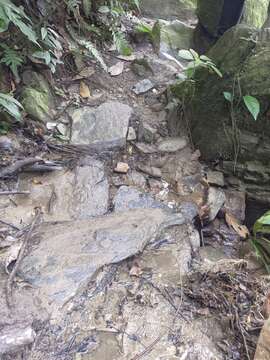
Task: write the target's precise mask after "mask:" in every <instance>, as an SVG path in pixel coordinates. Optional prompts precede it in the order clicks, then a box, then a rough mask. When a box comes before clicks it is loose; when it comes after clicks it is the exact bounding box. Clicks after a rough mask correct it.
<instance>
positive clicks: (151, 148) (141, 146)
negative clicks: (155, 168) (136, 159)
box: [135, 142, 157, 154]
mask: <svg viewBox="0 0 270 360" xmlns="http://www.w3.org/2000/svg"><path fill="white" fill-rule="evenodd" d="M135 146H136V148H137V149H138V150H139V151H140V152H142V153H143V154H154V153H156V152H157V148H156V146H155V145H149V144H145V143H143V142H142V143H136V144H135Z"/></svg>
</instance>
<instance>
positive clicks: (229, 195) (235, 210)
mask: <svg viewBox="0 0 270 360" xmlns="http://www.w3.org/2000/svg"><path fill="white" fill-rule="evenodd" d="M225 196H226V202H225V205H224V207H225V210H226V211H228V212H229V213H230V214H232V215H234V216H235V217H236V219H238V220H239V221H240V222H244V220H245V217H246V193H245V192H244V191H234V190H225Z"/></svg>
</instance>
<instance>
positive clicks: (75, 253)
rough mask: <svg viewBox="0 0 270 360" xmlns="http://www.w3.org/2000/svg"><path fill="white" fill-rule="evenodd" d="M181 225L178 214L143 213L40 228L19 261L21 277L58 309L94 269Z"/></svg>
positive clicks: (91, 274)
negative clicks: (26, 253)
mask: <svg viewBox="0 0 270 360" xmlns="http://www.w3.org/2000/svg"><path fill="white" fill-rule="evenodd" d="M182 222H183V218H181V216H179V215H168V214H166V213H164V212H163V211H162V210H158V209H151V210H150V209H148V210H133V211H126V212H124V213H118V214H115V215H110V216H106V217H100V218H96V219H93V220H85V221H75V222H74V221H73V222H64V223H60V224H55V225H54V224H47V225H46V224H44V225H42V226H41V228H40V229H39V244H38V245H35V246H34V247H33V249H32V250H31V256H29V257H26V258H25V260H24V261H23V263H22V266H21V276H22V277H23V278H24V279H25V280H27V281H28V282H29V283H30V284H32V285H33V286H36V287H38V288H39V289H40V291H41V293H42V294H43V295H45V296H46V298H47V301H53V304H54V305H57V306H58V307H61V306H62V305H63V304H64V303H65V302H67V301H68V300H70V299H71V297H73V296H75V295H76V293H77V291H78V290H79V289H80V287H83V285H86V284H87V282H89V281H90V280H91V277H92V276H93V275H94V274H95V272H96V271H97V270H98V269H99V268H101V267H102V266H104V265H107V264H111V263H118V262H120V261H122V260H124V259H126V258H128V257H130V256H132V255H135V254H137V253H139V252H140V251H142V250H143V249H144V247H145V246H146V245H147V243H148V242H149V241H151V240H154V239H155V237H156V236H158V234H159V232H160V231H161V230H162V229H164V228H166V227H168V226H173V225H177V224H181V223H182ZM59 274H61V277H59Z"/></svg>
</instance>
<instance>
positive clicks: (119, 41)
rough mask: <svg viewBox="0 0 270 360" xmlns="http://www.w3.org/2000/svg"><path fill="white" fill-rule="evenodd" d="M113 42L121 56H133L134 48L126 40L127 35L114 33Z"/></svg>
mask: <svg viewBox="0 0 270 360" xmlns="http://www.w3.org/2000/svg"><path fill="white" fill-rule="evenodd" d="M113 42H114V44H115V46H116V49H117V51H118V52H119V53H120V54H121V55H125V56H129V55H131V54H132V52H133V50H132V47H131V46H130V44H129V43H128V41H127V39H126V38H125V35H124V34H123V33H122V32H121V31H117V32H114V33H113Z"/></svg>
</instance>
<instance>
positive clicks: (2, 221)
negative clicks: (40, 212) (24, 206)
mask: <svg viewBox="0 0 270 360" xmlns="http://www.w3.org/2000/svg"><path fill="white" fill-rule="evenodd" d="M0 223H1V224H4V225H7V226H10V227H11V228H12V229H14V230H20V229H19V228H18V227H17V226H15V225H13V224H10V223H8V222H6V221H4V220H1V219H0Z"/></svg>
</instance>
